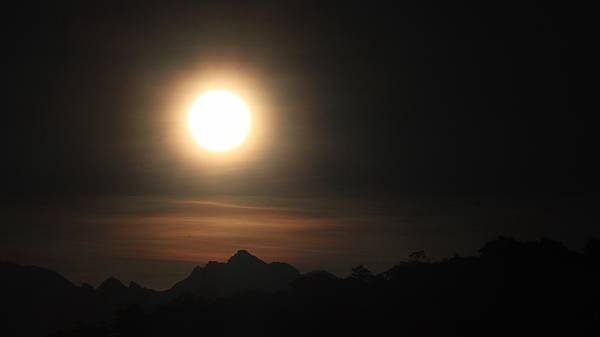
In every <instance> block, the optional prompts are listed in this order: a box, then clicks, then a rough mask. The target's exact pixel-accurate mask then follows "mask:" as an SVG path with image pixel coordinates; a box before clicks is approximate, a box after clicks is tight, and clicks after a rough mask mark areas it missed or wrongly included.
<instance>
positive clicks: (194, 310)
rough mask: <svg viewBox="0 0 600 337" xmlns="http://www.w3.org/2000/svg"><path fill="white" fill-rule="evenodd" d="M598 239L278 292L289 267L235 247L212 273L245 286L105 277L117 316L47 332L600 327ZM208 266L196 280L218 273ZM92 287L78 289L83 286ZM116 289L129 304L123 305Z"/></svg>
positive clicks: (418, 261) (581, 330)
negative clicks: (277, 279)
mask: <svg viewBox="0 0 600 337" xmlns="http://www.w3.org/2000/svg"><path fill="white" fill-rule="evenodd" d="M599 243H600V241H599V240H597V239H592V240H590V241H589V243H588V244H587V245H586V247H585V249H584V250H583V253H578V252H574V251H571V250H569V249H567V248H566V247H564V246H563V245H562V244H561V243H560V242H558V241H554V240H550V239H545V238H543V239H541V240H539V241H535V242H520V241H517V240H514V239H512V238H505V237H500V238H498V239H496V240H493V241H490V242H487V243H486V244H485V245H484V246H483V247H482V248H481V249H480V250H479V255H478V256H471V257H460V256H454V257H452V258H449V259H444V260H441V261H430V260H429V259H428V258H427V257H426V254H425V252H415V253H412V254H410V256H409V257H408V261H407V262H402V263H400V264H398V265H396V266H394V267H392V268H391V269H389V270H388V271H386V272H384V273H381V274H373V273H371V272H370V271H369V270H368V269H367V268H366V267H365V266H363V265H360V266H358V267H356V268H353V269H352V273H351V275H350V276H349V277H347V278H337V277H335V276H334V275H332V274H330V273H328V272H326V271H315V272H310V273H307V274H304V275H300V276H297V277H296V278H295V279H294V280H292V281H290V282H289V286H288V287H286V288H281V284H278V285H277V287H276V288H275V289H273V290H275V291H268V289H266V288H265V287H264V285H267V284H271V283H272V282H273V281H272V279H270V278H269V276H268V275H272V274H268V273H271V272H272V271H273V270H276V273H277V275H279V276H281V275H289V274H290V273H293V272H292V271H291V269H289V268H293V267H291V266H289V265H286V266H284V267H282V266H281V265H275V267H267V266H268V265H270V264H266V263H264V262H262V261H260V260H258V259H257V258H255V257H253V256H252V255H250V254H248V253H247V252H242V253H241V255H240V253H238V254H236V256H234V257H233V258H232V259H230V262H228V263H224V264H221V265H219V266H218V268H217V269H219V275H226V274H228V273H232V274H231V275H235V277H238V278H239V277H242V275H243V274H244V272H242V271H241V270H246V271H249V272H251V273H254V274H255V275H254V278H253V279H252V282H251V285H252V286H251V287H247V288H246V287H242V286H239V287H237V289H238V291H235V292H233V293H232V294H230V295H228V296H222V297H210V296H209V297H207V296H201V295H199V293H198V291H200V290H202V291H205V290H206V289H207V288H206V287H207V285H206V282H207V281H202V282H204V283H203V284H204V285H203V286H202V287H200V288H196V289H197V290H198V291H195V290H194V289H195V288H194V287H192V286H191V284H192V283H193V282H192V280H194V282H200V281H199V280H200V279H202V277H200V276H199V274H198V273H199V272H200V270H195V271H194V272H193V273H192V275H190V277H189V278H188V279H186V280H185V281H182V282H180V283H179V285H180V287H181V284H188V285H187V286H186V290H187V291H186V292H182V293H178V295H177V296H176V297H174V298H172V299H171V298H169V299H168V300H166V301H156V300H154V301H151V300H150V301H149V299H156V298H162V299H164V298H165V297H164V294H163V295H161V294H160V293H154V292H153V291H151V290H147V289H146V290H144V289H143V288H141V287H140V286H138V285H132V286H130V287H129V288H128V287H125V286H124V285H122V284H121V283H120V282H118V280H115V279H109V280H107V281H106V282H105V283H104V284H103V286H101V287H99V288H98V289H96V290H95V291H94V292H93V294H95V295H98V296H99V295H100V294H103V295H102V296H104V298H108V299H109V300H108V303H110V304H111V307H112V308H116V309H115V310H116V312H115V314H114V315H113V317H112V318H111V319H108V320H105V321H104V322H103V321H101V320H100V319H98V320H93V319H89V317H87V318H86V319H85V320H83V321H86V322H88V323H82V322H80V323H78V324H77V325H75V326H74V327H72V328H69V329H67V330H65V331H62V332H58V333H54V334H53V335H52V336H54V337H67V336H70V337H75V336H123V337H127V336H131V337H133V336H192V335H193V336H222V335H225V336H237V335H242V336H315V335H364V336H372V335H386V336H388V335H402V336H482V335H483V336H489V335H492V336H505V335H508V336H514V335H528V336H540V335H547V334H556V333H560V334H563V335H568V336H582V335H590V334H593V333H597V332H599V330H598V329H599V326H600V286H599V285H600V256H599V254H598V251H599V247H600V246H599ZM232 260H233V261H234V262H233V263H232V262H231V261H232ZM213 264H214V263H213ZM12 267H13V268H16V267H14V266H12ZM207 268H208V266H207ZM211 268H213V267H211ZM228 268H229V269H230V270H229V269H228ZM239 268H242V269H239ZM203 270H204V271H203V273H204V276H203V277H208V278H210V279H212V280H217V279H219V277H221V276H219V277H216V276H214V275H213V274H211V275H209V274H206V273H207V272H206V268H204V269H203ZM261 270H262V272H263V274H260V275H258V274H257V273H259V272H260V271H261ZM282 270H283V272H282ZM55 276H57V275H55ZM225 277H227V276H225ZM222 280H223V279H221V281H222ZM55 281H57V282H58V280H55ZM65 281H66V280H65ZM238 281H239V280H238ZM259 281H260V282H259ZM67 282H68V281H67ZM231 282H233V281H231ZM231 282H230V283H229V284H228V286H227V287H229V288H228V289H230V290H231V289H233V288H232V287H233V284H234V283H231ZM58 283H59V284H63V283H64V282H58ZM63 285H64V284H63ZM257 285H258V286H257ZM89 288H90V286H89V285H86V286H85V289H84V288H83V287H82V288H78V289H80V291H82V293H83V292H87V293H88V294H89V293H90V291H91V290H90V289H89ZM174 288H176V287H174ZM4 289H5V288H4ZM215 289H217V288H215ZM218 289H221V290H223V289H224V288H218ZM257 289H258V290H257ZM115 292H120V293H121V294H122V295H121V296H124V297H125V298H127V301H120V302H119V301H118V300H117V298H119V296H116V295H115ZM134 292H135V293H136V294H138V295H137V296H138V297H137V298H136V297H135V296H132V295H131V293H134ZM125 294H129V295H125ZM115 296H116V297H115ZM161 296H163V297H161ZM57 300H58V299H57ZM136 302H137V303H136ZM31 303H35V302H33V300H32V302H31ZM88 303H89V304H90V305H91V304H92V303H94V302H93V301H89V302H88ZM117 303H118V304H117ZM56 305H57V307H61V303H56ZM46 310H49V309H48V307H46ZM88 311H89V310H88ZM47 314H50V313H47ZM76 318H78V319H80V321H81V320H82V318H81V317H76ZM27 319H28V318H27V317H24V318H21V321H23V322H27ZM14 331H17V332H18V329H16V330H14ZM17 335H18V334H17Z"/></svg>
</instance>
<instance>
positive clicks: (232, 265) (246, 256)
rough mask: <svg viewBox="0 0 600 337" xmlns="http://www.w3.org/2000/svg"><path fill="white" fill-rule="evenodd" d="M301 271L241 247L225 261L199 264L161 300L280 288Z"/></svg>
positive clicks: (226, 294)
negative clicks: (265, 258) (182, 296)
mask: <svg viewBox="0 0 600 337" xmlns="http://www.w3.org/2000/svg"><path fill="white" fill-rule="evenodd" d="M299 276H300V272H299V271H298V270H297V269H296V268H294V267H292V266H291V265H289V264H287V263H282V262H271V263H266V262H264V261H263V260H261V259H259V258H258V257H256V256H254V255H252V254H250V253H249V252H248V251H246V250H239V251H237V252H236V253H235V254H234V255H233V256H231V257H230V258H229V259H228V260H227V262H226V263H223V262H216V261H210V262H208V263H207V264H206V266H204V267H200V266H197V267H196V268H194V270H193V271H192V273H191V274H190V275H189V276H188V277H187V278H185V279H184V280H182V281H180V282H178V283H176V284H175V285H174V286H173V287H172V288H171V289H169V290H167V291H166V292H165V293H164V294H162V296H161V298H160V300H159V302H164V301H166V300H170V299H173V298H175V297H177V296H180V295H182V294H184V293H191V294H194V295H200V296H203V297H208V298H216V297H223V296H228V295H231V294H234V293H236V292H240V291H244V290H261V291H277V290H282V289H285V288H287V287H289V285H290V283H291V282H292V281H293V280H295V279H296V278H298V277H299Z"/></svg>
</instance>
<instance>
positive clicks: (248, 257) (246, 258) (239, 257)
mask: <svg viewBox="0 0 600 337" xmlns="http://www.w3.org/2000/svg"><path fill="white" fill-rule="evenodd" d="M227 263H228V264H234V265H253V264H266V263H265V262H264V261H263V260H261V259H259V258H258V257H256V256H254V255H252V254H250V253H249V252H248V251H247V250H245V249H240V250H238V251H237V252H236V253H235V254H234V255H233V256H232V257H230V258H229V260H227Z"/></svg>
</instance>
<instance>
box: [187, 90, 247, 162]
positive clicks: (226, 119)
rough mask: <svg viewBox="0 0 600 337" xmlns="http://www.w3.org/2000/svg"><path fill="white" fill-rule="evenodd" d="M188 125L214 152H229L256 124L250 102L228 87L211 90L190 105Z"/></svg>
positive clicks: (204, 145)
mask: <svg viewBox="0 0 600 337" xmlns="http://www.w3.org/2000/svg"><path fill="white" fill-rule="evenodd" d="M188 125H189V127H190V130H191V132H192V135H193V137H194V140H195V141H196V142H197V143H198V144H199V145H200V146H202V147H203V148H205V149H206V150H208V151H211V152H225V151H228V150H232V149H234V148H236V147H238V146H240V145H241V144H242V143H243V142H244V141H245V140H246V138H248V135H249V134H250V129H251V126H252V121H251V113H250V109H249V108H248V105H246V103H245V102H244V101H243V100H242V99H241V98H240V97H239V96H237V95H235V94H234V93H232V92H229V91H226V90H209V91H206V92H205V93H203V94H202V95H200V96H199V97H198V98H197V99H196V101H195V102H194V104H192V106H191V108H190V112H189V115H188Z"/></svg>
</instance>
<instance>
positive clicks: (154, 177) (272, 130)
mask: <svg viewBox="0 0 600 337" xmlns="http://www.w3.org/2000/svg"><path fill="white" fill-rule="evenodd" d="M575 13H576V8H570V7H564V6H561V7H560V8H558V7H552V6H550V5H546V4H534V3H533V2H528V1H525V2H519V4H518V6H514V5H511V4H508V3H503V4H497V5H493V6H492V5H486V4H480V3H455V2H452V3H448V4H445V5H442V6H440V5H439V4H438V5H435V6H434V5H432V4H428V3H426V2H419V4H415V5H411V4H401V5H400V6H399V7H398V6H396V7H385V6H382V5H376V4H372V5H365V4H364V2H356V3H354V2H343V3H338V4H335V3H333V2H332V3H329V4H324V3H323V2H322V1H315V2H311V1H302V2H281V1H274V2H268V1H267V2H264V1H261V2H258V3H253V2H241V1H240V2H238V1H234V2H226V3H223V2H213V1H207V2H195V1H194V2H177V4H173V3H169V4H167V3H162V4H159V3H158V2H156V3H155V2H153V3H144V5H143V6H135V5H123V4H121V3H120V2H114V3H111V2H102V3H99V4H96V5H91V4H89V3H86V4H66V3H61V2H52V3H46V2H42V3H41V4H35V3H33V4H31V3H30V4H27V5H22V7H20V8H14V9H12V11H11V16H12V17H13V18H14V20H12V21H6V22H4V23H3V25H5V27H3V28H4V31H6V32H7V33H8V35H9V39H8V40H7V42H5V45H6V46H7V47H8V50H9V52H7V55H6V56H7V57H8V60H7V62H6V64H7V68H8V69H7V74H6V78H7V80H6V81H7V83H8V84H9V85H8V87H9V88H8V91H7V98H6V100H5V101H6V107H5V114H4V116H3V117H4V120H3V122H4V123H3V124H4V126H5V128H6V130H5V131H4V132H3V133H2V137H4V139H2V143H3V144H5V145H6V147H7V149H6V151H5V156H4V158H5V159H6V161H5V164H4V165H3V167H2V170H3V177H5V179H4V182H3V192H4V195H3V197H4V198H3V201H4V207H3V212H2V213H3V219H2V227H1V234H2V236H1V238H0V243H2V246H1V247H0V259H3V260H11V261H15V262H18V263H31V264H37V265H41V266H48V267H52V268H55V269H57V270H59V271H61V272H63V273H65V274H66V275H67V276H68V277H70V278H71V279H73V280H77V281H78V282H80V281H84V280H88V281H89V282H92V283H96V284H97V283H98V282H99V281H100V280H102V279H103V278H105V277H106V276H108V275H111V274H112V275H115V276H117V277H120V278H123V279H125V280H130V279H135V280H137V281H139V282H141V283H144V282H146V283H147V284H148V285H151V286H157V287H167V286H168V285H169V284H172V283H173V282H174V281H176V280H178V279H181V278H182V277H183V276H184V275H185V274H187V273H188V272H189V271H190V270H191V266H193V265H196V264H203V263H205V262H206V261H208V260H210V259H217V260H224V259H226V258H227V257H228V256H229V255H231V254H232V253H233V252H234V251H235V250H237V249H242V248H244V249H248V250H250V251H251V252H254V253H256V254H257V255H258V256H259V257H262V258H265V259H266V260H269V261H271V260H284V261H288V262H291V263H293V264H295V265H297V266H298V267H300V268H301V269H302V270H304V271H306V270H310V269H322V268H325V269H329V270H332V271H334V272H336V273H340V274H343V273H345V272H348V271H349V268H350V267H352V266H355V265H357V264H359V263H365V264H366V265H368V266H369V267H371V268H373V269H375V270H378V271H381V270H383V269H384V268H388V267H390V266H391V265H393V263H395V262H398V261H399V260H401V259H403V258H404V257H405V256H406V255H407V254H408V253H409V252H410V251H412V250H418V249H425V250H427V251H428V252H430V254H432V255H433V256H440V257H441V256H447V255H450V254H453V253H454V252H459V253H464V254H471V253H475V251H476V249H477V247H479V246H480V245H481V244H482V243H483V240H486V239H489V238H493V237H494V236H496V235H498V234H504V235H515V236H517V237H521V238H525V237H536V236H540V235H547V236H550V237H553V238H555V239H559V240H565V241H567V243H569V244H571V245H575V246H577V247H579V246H581V245H582V244H583V242H584V240H585V239H586V238H587V237H589V236H590V235H594V234H595V235H598V230H597V229H596V227H597V226H595V225H594V224H595V223H597V222H596V220H597V216H596V215H595V212H593V211H592V210H593V204H594V203H593V200H594V198H595V196H594V193H595V191H596V189H595V188H594V186H597V177H596V172H597V165H596V164H595V161H594V158H593V156H592V155H590V154H591V153H594V148H593V145H592V144H593V143H594V142H592V138H594V137H593V135H594V133H593V132H592V131H593V130H592V126H591V125H592V124H591V123H587V117H588V116H586V115H585V111H582V110H581V109H576V108H575V107H574V106H573V104H572V101H573V99H572V91H573V85H574V84H573V82H574V80H573V76H574V73H576V70H575V67H576V63H577V62H576V60H574V59H573V54H572V51H571V48H572V44H573V41H572V39H573V36H574V35H576V34H577V29H578V27H575V26H573V25H571V24H569V23H570V22H571V21H569V20H568V19H570V18H572V16H573V15H575ZM212 86H220V87H225V88H228V89H231V90H233V91H236V92H237V93H239V94H240V95H241V96H242V97H243V98H244V99H246V100H247V101H248V103H249V104H250V105H251V107H252V108H253V114H254V116H255V128H254V129H253V133H252V135H251V137H250V140H249V142H248V143H247V144H244V146H242V148H240V149H239V150H236V151H234V152H232V153H230V154H228V155H226V156H224V157H218V156H216V155H209V154H207V153H205V152H203V150H202V149H200V148H199V147H197V146H195V144H193V141H192V139H191V135H190V134H189V132H188V130H187V129H186V127H185V117H186V113H187V108H188V107H189V104H190V102H191V100H193V99H194V98H195V97H196V96H197V95H198V94H200V93H201V92H202V91H203V90H205V89H208V88H211V87H212ZM577 247H575V248H577Z"/></svg>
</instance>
